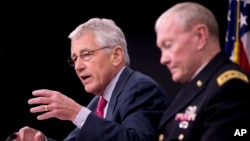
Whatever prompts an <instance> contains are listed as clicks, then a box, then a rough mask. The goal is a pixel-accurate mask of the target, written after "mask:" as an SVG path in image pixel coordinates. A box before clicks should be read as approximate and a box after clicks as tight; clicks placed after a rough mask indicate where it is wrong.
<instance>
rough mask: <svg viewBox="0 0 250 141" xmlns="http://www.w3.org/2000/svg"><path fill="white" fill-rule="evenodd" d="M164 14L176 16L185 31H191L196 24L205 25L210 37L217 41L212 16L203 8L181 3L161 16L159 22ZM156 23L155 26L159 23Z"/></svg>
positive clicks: (196, 4) (217, 33)
mask: <svg viewBox="0 0 250 141" xmlns="http://www.w3.org/2000/svg"><path fill="white" fill-rule="evenodd" d="M165 14H171V15H173V14H176V15H177V16H178V18H179V19H180V20H179V21H180V22H181V24H183V26H184V28H185V30H189V29H191V28H192V27H193V26H194V25H196V24H198V23H202V24H205V25H206V26H207V28H208V31H209V33H210V35H211V36H212V37H215V38H217V39H219V26H218V23H217V21H216V18H215V16H214V14H213V13H212V12H211V11H210V10H209V9H208V8H206V7H205V6H203V5H200V4H198V3H195V2H182V3H178V4H176V5H174V6H173V7H171V8H170V9H168V10H167V11H166V12H164V13H163V14H162V16H161V17H160V19H159V20H162V18H163V17H164V15H165ZM159 20H158V21H157V23H156V26H157V24H158V22H159Z"/></svg>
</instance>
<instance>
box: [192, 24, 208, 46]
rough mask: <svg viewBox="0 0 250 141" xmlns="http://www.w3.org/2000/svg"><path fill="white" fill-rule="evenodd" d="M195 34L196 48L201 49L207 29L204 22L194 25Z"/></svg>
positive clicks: (206, 37) (204, 42)
mask: <svg viewBox="0 0 250 141" xmlns="http://www.w3.org/2000/svg"><path fill="white" fill-rule="evenodd" d="M195 36H196V37H197V44H198V45H197V49H198V50H201V49H202V48H203V47H204V46H205V45H206V43H207V40H208V36H209V31H208V28H207V26H206V25H205V24H198V25H196V26H195Z"/></svg>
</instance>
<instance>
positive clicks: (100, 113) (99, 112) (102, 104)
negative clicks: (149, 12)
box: [96, 97, 107, 117]
mask: <svg viewBox="0 0 250 141" xmlns="http://www.w3.org/2000/svg"><path fill="white" fill-rule="evenodd" d="M106 104H107V100H106V99H104V98H103V97H100V98H99V101H98V105H97V109H96V114H97V115H98V116H100V117H103V114H104V107H105V106H106Z"/></svg>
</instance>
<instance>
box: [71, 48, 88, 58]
mask: <svg viewBox="0 0 250 141" xmlns="http://www.w3.org/2000/svg"><path fill="white" fill-rule="evenodd" d="M85 51H90V50H89V49H88V48H85V49H81V50H80V52H79V54H82V53H83V52H85ZM71 56H77V55H76V54H75V53H73V54H71Z"/></svg>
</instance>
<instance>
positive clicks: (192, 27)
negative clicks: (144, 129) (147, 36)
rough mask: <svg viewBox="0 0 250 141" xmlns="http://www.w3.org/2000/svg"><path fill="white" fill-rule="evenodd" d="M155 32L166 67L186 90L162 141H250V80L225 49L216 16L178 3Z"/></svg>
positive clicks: (164, 125)
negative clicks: (221, 42)
mask: <svg viewBox="0 0 250 141" xmlns="http://www.w3.org/2000/svg"><path fill="white" fill-rule="evenodd" d="M155 31H156V34H157V46H158V47H159V49H160V50H161V53H162V54H161V60H160V62H161V64H162V65H165V66H166V67H167V68H168V69H169V71H170V72H171V74H172V80H173V81H174V82H178V83H182V84H183V85H184V86H183V88H181V89H180V91H179V93H178V94H177V95H176V98H175V100H174V101H173V102H172V104H171V105H170V107H169V108H168V109H167V111H166V112H165V114H164V116H163V117H162V119H161V122H160V125H159V141H176V140H183V141H184V140H185V141H242V140H247V141H250V125H249V124H250V98H249V97H250V75H249V73H247V72H244V71H243V70H242V69H241V68H240V67H239V65H237V64H235V63H233V62H232V61H231V60H230V59H229V57H228V56H227V55H225V53H224V52H223V51H222V50H221V47H220V42H219V29H218V24H217V21H216V19H215V16H214V15H213V14H212V12H211V11H210V10H208V9H207V8H205V7H204V6H202V5H200V4H197V3H193V2H183V3H179V4H176V5H174V6H173V7H172V8H170V9H168V10H167V11H166V12H164V13H163V14H162V15H161V16H160V17H159V18H158V19H157V21H156V23H155ZM241 129H244V130H241ZM239 131H244V133H245V134H236V132H239Z"/></svg>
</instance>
